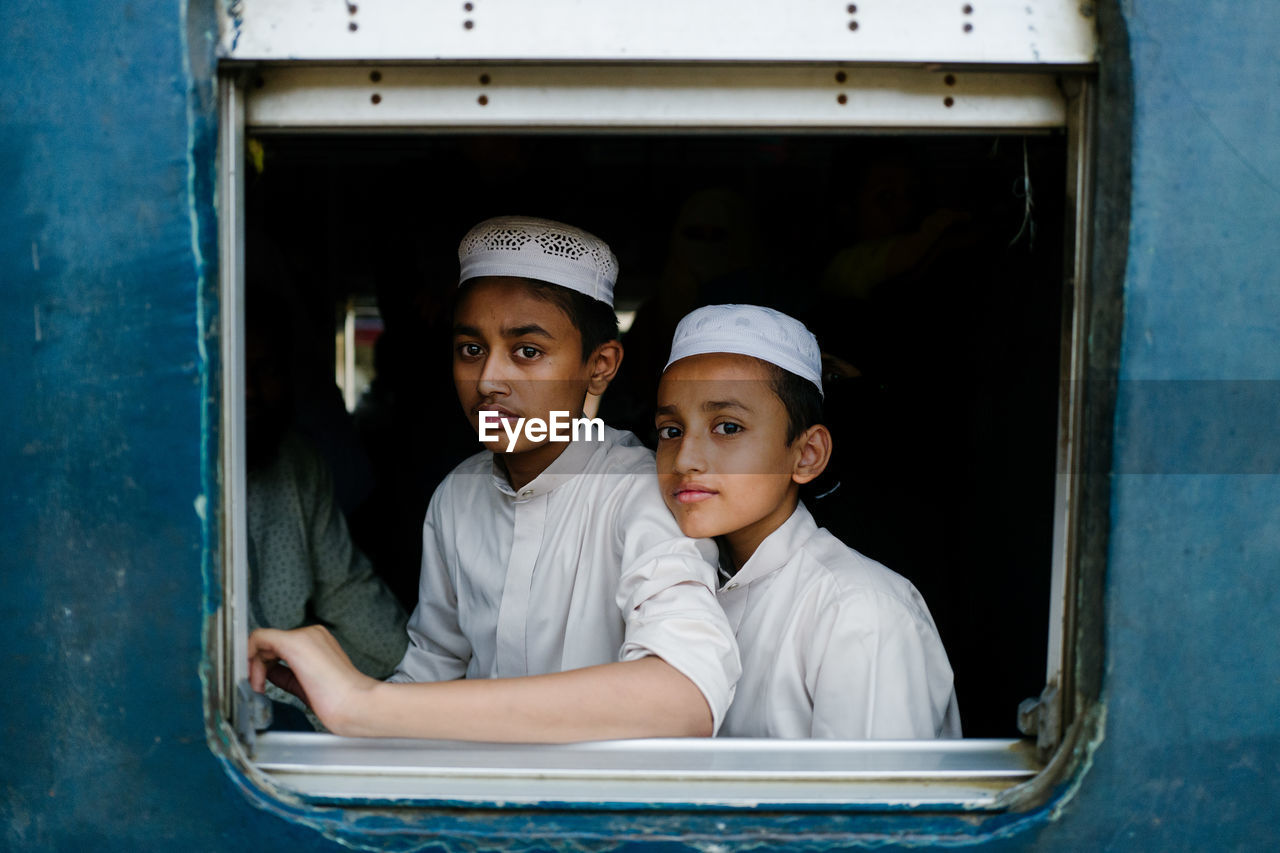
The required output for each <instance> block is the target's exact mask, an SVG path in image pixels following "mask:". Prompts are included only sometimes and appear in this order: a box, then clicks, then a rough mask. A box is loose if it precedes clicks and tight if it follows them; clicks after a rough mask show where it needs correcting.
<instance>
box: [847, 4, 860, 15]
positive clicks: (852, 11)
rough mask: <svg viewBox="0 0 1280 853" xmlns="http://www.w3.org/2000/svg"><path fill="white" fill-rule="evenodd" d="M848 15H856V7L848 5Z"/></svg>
mask: <svg viewBox="0 0 1280 853" xmlns="http://www.w3.org/2000/svg"><path fill="white" fill-rule="evenodd" d="M849 14H850V15H856V14H858V7H857V6H855V5H854V4H852V3H850V4H849Z"/></svg>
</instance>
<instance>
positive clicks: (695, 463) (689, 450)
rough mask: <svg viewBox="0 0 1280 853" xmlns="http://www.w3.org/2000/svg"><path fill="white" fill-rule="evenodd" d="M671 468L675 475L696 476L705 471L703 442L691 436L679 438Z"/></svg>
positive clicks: (705, 462) (705, 460)
mask: <svg viewBox="0 0 1280 853" xmlns="http://www.w3.org/2000/svg"><path fill="white" fill-rule="evenodd" d="M672 467H673V468H674V469H675V472H676V473H677V474H697V473H702V472H705V471H706V470H707V458H706V448H705V446H704V445H703V442H702V441H700V440H699V439H698V438H696V437H694V436H691V435H687V434H686V435H684V436H682V437H681V438H680V445H679V447H678V448H677V449H676V455H675V459H673V460H672Z"/></svg>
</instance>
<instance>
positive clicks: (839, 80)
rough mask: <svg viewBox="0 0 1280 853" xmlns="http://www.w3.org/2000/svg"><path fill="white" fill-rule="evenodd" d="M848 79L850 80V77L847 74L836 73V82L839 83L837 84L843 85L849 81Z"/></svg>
mask: <svg viewBox="0 0 1280 853" xmlns="http://www.w3.org/2000/svg"><path fill="white" fill-rule="evenodd" d="M848 79H849V75H848V74H845V73H844V72H843V71H837V72H836V82H837V83H843V82H844V81H845V80H848Z"/></svg>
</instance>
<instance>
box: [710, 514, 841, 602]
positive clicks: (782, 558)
mask: <svg viewBox="0 0 1280 853" xmlns="http://www.w3.org/2000/svg"><path fill="white" fill-rule="evenodd" d="M817 530H818V524H817V522H815V521H814V520H813V516H812V515H810V514H809V510H808V509H806V508H805V505H804V504H803V503H797V504H796V509H795V512H793V513H791V517H790V518H788V519H787V520H786V521H784V522H782V525H781V526H780V527H778V529H777V530H775V531H773V532H772V533H770V534H769V535H768V536H766V537H765V538H764V541H763V542H761V543H760V545H759V546H758V547H757V548H756V551H755V553H754V554H752V555H751V559H749V560H747V562H746V565H744V566H743V567H742V568H741V569H739V570H738V572H737V574H735V575H734V576H733V577H732V578H731V579H730V580H729V584H732V585H733V586H735V587H740V586H746V585H747V584H749V583H751V582H753V581H758V580H760V579H761V578H763V577H766V576H768V575H770V574H772V573H773V572H776V571H777V570H778V569H780V568H782V567H783V566H785V565H786V564H787V561H788V560H790V559H791V558H792V557H794V556H795V555H796V552H797V551H799V550H800V548H801V546H803V545H804V543H805V542H807V541H808V539H809V537H810V536H812V535H813V534H814V533H816V532H817ZM721 559H723V557H722V558H721ZM722 576H723V572H722ZM727 586H728V585H726V588H727Z"/></svg>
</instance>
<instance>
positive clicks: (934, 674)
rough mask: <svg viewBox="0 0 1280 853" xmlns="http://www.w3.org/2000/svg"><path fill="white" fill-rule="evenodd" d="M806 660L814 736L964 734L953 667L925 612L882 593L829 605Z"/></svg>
mask: <svg viewBox="0 0 1280 853" xmlns="http://www.w3.org/2000/svg"><path fill="white" fill-rule="evenodd" d="M921 604H922V605H923V602H921ZM806 660H807V661H810V662H814V663H813V664H812V665H811V666H810V667H808V669H809V671H808V672H807V673H806V682H808V684H807V686H808V689H809V691H810V695H811V696H812V697H813V729H812V733H811V735H812V737H815V738H840V739H846V740H856V739H932V738H938V737H959V736H960V721H959V712H958V710H957V707H956V700H955V690H954V688H953V686H952V672H951V664H950V662H949V661H948V660H947V654H946V651H945V650H944V649H943V647H942V640H941V638H940V637H939V636H938V632H937V629H936V628H935V627H934V625H933V622H932V620H931V619H929V617H928V615H927V612H920V613H917V612H914V608H912V607H909V606H908V605H907V604H906V603H904V602H902V601H899V600H898V599H896V598H894V597H892V596H889V595H882V594H879V593H860V594H857V595H854V596H849V597H847V598H844V599H841V600H837V601H829V602H827V604H826V606H824V607H822V608H821V609H820V610H819V612H818V613H816V614H813V631H812V634H811V635H810V644H809V649H808V653H807V657H806Z"/></svg>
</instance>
